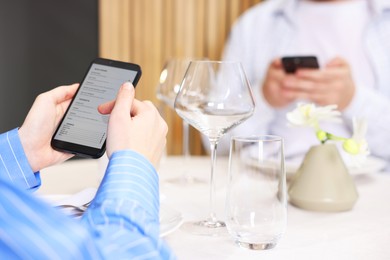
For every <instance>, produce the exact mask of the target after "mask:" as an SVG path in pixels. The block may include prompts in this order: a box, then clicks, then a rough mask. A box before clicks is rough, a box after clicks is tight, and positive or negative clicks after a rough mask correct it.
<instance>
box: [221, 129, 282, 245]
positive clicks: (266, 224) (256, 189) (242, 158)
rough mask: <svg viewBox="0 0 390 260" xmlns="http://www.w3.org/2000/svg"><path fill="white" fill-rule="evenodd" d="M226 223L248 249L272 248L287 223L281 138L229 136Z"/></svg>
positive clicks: (237, 239) (238, 242)
mask: <svg viewBox="0 0 390 260" xmlns="http://www.w3.org/2000/svg"><path fill="white" fill-rule="evenodd" d="M226 215H227V216H226V226H227V228H228V231H229V233H230V235H231V236H232V237H233V239H234V240H235V242H236V243H237V244H238V245H240V246H241V247H245V248H249V249H269V248H273V247H274V246H275V245H276V244H277V242H278V241H279V239H280V238H281V236H282V235H283V233H284V232H285V228H286V223H287V200H286V172H285V169H284V155H283V140H282V138H280V137H278V136H251V137H233V138H232V140H231V146H230V157H229V181H228V190H227V200H226Z"/></svg>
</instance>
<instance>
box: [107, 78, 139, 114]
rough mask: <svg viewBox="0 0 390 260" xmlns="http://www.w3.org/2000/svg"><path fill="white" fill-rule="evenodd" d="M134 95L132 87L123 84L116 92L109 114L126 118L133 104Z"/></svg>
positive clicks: (127, 83)
mask: <svg viewBox="0 0 390 260" xmlns="http://www.w3.org/2000/svg"><path fill="white" fill-rule="evenodd" d="M134 93H135V91H134V87H133V85H132V84H131V83H130V82H125V83H124V84H123V85H122V86H121V88H120V89H119V91H118V95H117V97H116V100H115V104H114V108H113V109H112V112H111V114H117V115H126V116H128V115H129V114H130V111H131V107H132V104H133V100H134Z"/></svg>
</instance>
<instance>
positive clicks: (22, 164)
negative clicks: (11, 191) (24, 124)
mask: <svg viewBox="0 0 390 260" xmlns="http://www.w3.org/2000/svg"><path fill="white" fill-rule="evenodd" d="M0 179H2V180H4V181H6V182H11V183H13V185H15V186H18V187H20V188H22V189H37V188H38V187H39V186H40V185H41V179H40V176H39V172H36V173H34V172H33V170H32V169H31V166H30V164H29V162H28V160H27V157H26V154H25V153H24V150H23V146H22V144H21V142H20V139H19V134H18V129H17V128H15V129H13V130H11V131H9V132H6V133H4V134H0Z"/></svg>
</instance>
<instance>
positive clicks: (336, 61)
mask: <svg viewBox="0 0 390 260" xmlns="http://www.w3.org/2000/svg"><path fill="white" fill-rule="evenodd" d="M345 65H348V64H347V62H346V61H345V60H344V59H342V58H340V57H335V58H333V59H331V60H330V61H329V62H328V63H327V64H326V67H342V66H345Z"/></svg>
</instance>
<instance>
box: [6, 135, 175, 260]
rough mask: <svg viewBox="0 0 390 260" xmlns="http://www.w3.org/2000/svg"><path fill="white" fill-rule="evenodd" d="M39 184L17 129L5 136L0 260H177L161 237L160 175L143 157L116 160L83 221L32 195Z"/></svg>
mask: <svg viewBox="0 0 390 260" xmlns="http://www.w3.org/2000/svg"><path fill="white" fill-rule="evenodd" d="M40 184H41V181H40V178H39V173H34V172H32V170H31V167H30V166H29V164H28V161H27V158H26V156H25V154H24V151H23V147H22V145H21V143H20V140H19V136H18V131H17V129H14V130H12V131H10V132H7V133H4V134H2V135H0V259H173V258H175V257H174V255H173V253H172V251H171V250H170V249H169V247H168V246H167V245H166V243H165V242H164V241H162V240H161V239H160V238H159V206H160V205H159V186H158V176H157V173H156V171H155V169H154V168H153V166H152V165H151V164H150V163H149V162H148V161H147V160H146V159H145V158H144V157H143V156H141V155H140V154H138V153H136V152H134V151H130V150H126V151H119V152H116V153H114V154H113V155H112V157H111V160H110V162H109V165H108V167H107V171H106V174H105V177H104V179H103V181H102V183H101V185H100V187H99V189H98V192H97V194H96V197H95V199H94V200H93V202H92V204H91V205H90V207H89V208H88V210H87V211H86V213H85V214H84V215H83V217H82V219H81V221H78V220H74V219H71V218H69V217H67V216H65V215H63V214H62V213H61V212H59V211H58V210H56V209H55V208H53V207H51V206H50V205H48V204H46V203H44V202H43V201H41V200H40V199H38V198H36V197H35V196H34V195H32V194H31V189H36V188H38V187H39V186H40Z"/></svg>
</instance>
